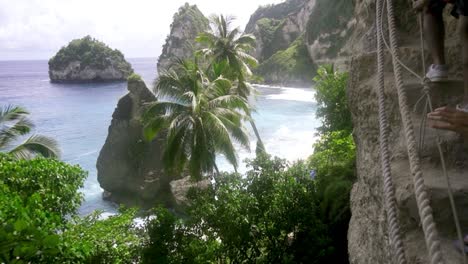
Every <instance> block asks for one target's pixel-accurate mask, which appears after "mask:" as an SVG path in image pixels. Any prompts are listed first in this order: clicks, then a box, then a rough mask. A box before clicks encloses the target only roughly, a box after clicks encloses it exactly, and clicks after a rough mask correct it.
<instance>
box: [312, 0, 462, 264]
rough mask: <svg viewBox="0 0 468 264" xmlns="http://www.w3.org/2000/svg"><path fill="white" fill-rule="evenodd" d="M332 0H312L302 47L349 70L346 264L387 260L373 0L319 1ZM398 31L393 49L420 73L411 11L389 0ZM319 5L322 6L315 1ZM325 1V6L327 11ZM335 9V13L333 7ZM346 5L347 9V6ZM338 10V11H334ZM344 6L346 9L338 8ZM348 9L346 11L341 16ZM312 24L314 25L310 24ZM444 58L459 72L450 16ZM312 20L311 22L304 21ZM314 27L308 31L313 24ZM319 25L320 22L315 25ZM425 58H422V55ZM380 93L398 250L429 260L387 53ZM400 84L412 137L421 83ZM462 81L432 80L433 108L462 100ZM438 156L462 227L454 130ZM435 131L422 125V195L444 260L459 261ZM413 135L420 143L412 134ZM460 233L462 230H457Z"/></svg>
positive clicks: (443, 135) (412, 260) (411, 257)
mask: <svg viewBox="0 0 468 264" xmlns="http://www.w3.org/2000/svg"><path fill="white" fill-rule="evenodd" d="M327 2H332V1H325V0H324V1H319V0H317V3H316V8H319V7H322V8H321V12H319V11H318V9H317V11H313V12H312V15H311V20H310V21H309V26H308V29H307V45H308V49H309V52H310V54H311V56H312V58H313V59H314V60H315V61H319V62H326V61H329V62H335V63H337V64H339V65H340V66H341V68H342V69H344V70H347V71H350V83H349V86H348V99H349V106H350V110H351V113H352V117H353V123H354V138H355V141H356V145H357V175H358V180H357V182H356V183H355V185H354V187H353V190H352V193H351V210H352V218H351V222H350V225H349V231H348V246H349V248H348V250H349V255H350V262H351V263H356V264H357V263H388V264H390V263H394V262H393V254H392V252H391V251H390V244H389V241H388V230H387V224H386V215H385V211H384V201H383V193H382V177H381V168H380V162H379V140H378V138H379V126H378V104H377V95H376V66H377V62H376V41H375V1H374V0H361V1H341V2H335V1H333V3H334V5H333V8H332V7H331V6H330V5H328V4H327ZM394 2H395V7H396V11H397V16H398V17H397V21H398V30H399V36H400V39H399V40H400V49H399V50H398V52H400V54H401V58H402V60H403V62H404V63H405V64H407V65H408V66H409V67H411V68H412V69H414V70H416V71H417V72H420V71H421V67H422V65H421V58H420V46H419V39H418V37H419V35H418V32H419V31H418V27H417V22H416V15H415V14H414V13H413V12H412V11H411V7H410V6H409V3H408V1H404V0H397V1H394ZM320 3H322V4H320ZM327 5H328V9H327ZM335 8H336V10H335ZM348 8H350V9H349V10H348ZM340 9H341V10H340ZM345 9H346V10H345ZM348 11H350V12H351V11H352V12H351V13H348ZM327 15H328V16H330V15H331V16H332V17H334V19H335V22H336V23H335V24H334V25H332V24H330V23H329V22H330V21H328V22H326V23H327V25H325V24H321V23H322V22H321V21H317V19H319V18H321V19H325V20H326V19H327V18H326V16H327ZM313 21H315V22H314V23H312V22H313ZM447 21H448V23H447V25H446V28H447V32H448V34H447V36H448V39H447V59H448V62H449V63H450V65H451V66H450V74H451V76H452V78H453V79H456V78H458V77H460V73H461V61H460V56H459V51H460V47H459V46H458V44H457V40H456V37H454V36H456V34H455V28H456V26H455V23H456V22H455V20H454V19H453V18H449V17H448V15H447ZM310 23H312V24H310ZM315 23H318V24H316V25H317V28H315V29H313V28H314V27H313V24H315ZM323 23H325V21H324V22H323ZM426 59H427V61H428V58H426ZM385 69H386V72H385V74H386V98H387V111H388V115H389V120H390V130H391V132H390V146H391V155H392V173H393V181H394V184H395V186H396V199H397V203H398V212H399V219H400V222H401V225H402V234H403V243H404V248H405V254H406V256H407V259H408V262H409V263H429V260H428V255H427V249H426V245H425V241H424V236H423V233H422V229H421V227H420V219H419V216H418V213H417V209H416V202H415V197H414V189H413V183H412V176H411V174H410V173H409V164H408V157H407V153H406V141H405V136H404V133H403V128H402V125H401V117H400V113H399V107H398V98H397V95H396V90H395V82H394V79H393V68H392V64H391V56H390V55H389V54H388V53H387V54H386V60H385ZM403 77H404V82H405V85H406V86H405V88H406V90H407V92H408V99H409V102H408V103H409V104H410V106H411V107H414V108H415V109H416V110H417V111H416V112H415V113H414V114H413V116H412V118H413V121H414V122H413V123H414V125H415V131H416V134H418V131H419V128H420V124H421V118H422V110H423V109H422V106H421V105H419V107H418V106H416V102H417V101H418V99H419V98H420V96H421V86H420V85H419V84H418V83H417V82H416V81H415V80H414V79H412V77H411V76H410V75H409V74H408V73H406V72H404V75H403ZM462 88H463V86H462V85H461V84H460V82H456V81H455V82H447V83H444V84H439V85H432V87H431V93H432V95H433V98H434V101H433V104H434V105H435V106H442V105H455V104H456V103H457V102H459V101H460V100H461V98H462V93H463V92H462ZM440 136H441V141H442V147H443V151H444V154H445V155H446V157H447V161H448V171H449V175H450V176H451V179H452V181H453V186H454V196H455V201H456V203H457V205H458V208H459V213H460V218H461V219H460V220H461V222H462V227H466V226H467V223H468V215H467V213H466V212H467V211H466V210H465V208H466V207H467V202H466V201H467V200H468V199H467V198H468V195H467V193H468V181H467V180H466V178H465V177H466V172H467V169H468V167H467V165H468V163H467V159H466V157H467V151H466V148H464V147H463V144H462V143H463V142H462V141H460V138H459V136H458V135H456V134H455V133H450V132H444V133H441V134H440ZM436 139H437V134H436V132H435V131H434V130H432V129H429V128H427V129H426V133H425V140H424V142H425V144H424V147H423V148H422V150H421V158H422V167H423V173H424V180H425V184H426V186H427V190H428V194H429V196H430V200H431V201H430V202H431V206H432V207H433V209H434V217H435V221H436V224H437V228H438V229H439V233H440V240H441V242H442V250H443V255H444V258H445V260H446V262H445V263H461V262H460V256H461V255H460V254H459V253H458V252H456V250H455V249H454V247H453V245H452V240H453V239H455V230H454V224H453V221H452V218H451V212H450V206H449V202H448V196H447V191H446V186H445V183H444V178H443V176H442V170H441V164H440V162H439V159H438V153H437V149H436V145H435V142H436ZM417 140H420V139H419V137H418V139H417ZM465 232H466V230H465Z"/></svg>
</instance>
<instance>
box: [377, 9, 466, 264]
mask: <svg viewBox="0 0 468 264" xmlns="http://www.w3.org/2000/svg"><path fill="white" fill-rule="evenodd" d="M424 1H425V0H422V1H420V2H424ZM385 4H387V5H388V12H387V15H388V24H389V31H390V45H389V44H388V43H387V41H386V39H385V36H384V34H383V32H384V30H383V19H382V18H383V14H384V10H385ZM392 4H393V2H392V0H387V1H386V2H385V0H378V1H377V12H376V14H377V43H378V44H377V45H378V84H379V90H378V92H379V121H380V134H381V135H380V141H381V146H380V148H381V162H382V167H383V177H384V192H385V203H386V211H387V218H388V221H389V232H390V242H391V244H393V250H394V251H395V255H396V257H397V261H398V263H405V261H406V260H405V259H404V252H403V246H402V244H401V235H400V233H401V231H400V228H399V224H398V222H397V215H396V212H397V210H396V204H395V203H394V202H395V194H394V193H395V191H394V187H393V183H392V181H391V171H390V162H389V154H388V153H389V152H388V121H387V117H386V113H385V98H384V75H383V64H384V62H383V57H384V53H383V50H384V45H385V47H386V48H387V49H388V50H389V51H390V53H391V55H392V59H393V66H394V72H395V81H396V84H397V92H398V99H399V104H400V113H401V115H402V121H403V127H404V129H405V135H406V140H407V143H408V156H409V159H410V167H411V172H412V175H413V182H414V187H415V195H416V201H417V204H418V210H419V215H420V217H421V221H422V225H423V231H424V234H425V238H426V245H427V247H428V249H429V256H430V258H431V263H441V262H442V257H441V252H440V243H439V241H438V239H437V230H436V228H435V223H434V220H433V217H432V209H431V207H430V205H429V199H428V198H427V193H426V191H425V186H424V179H423V177H422V171H421V168H420V160H419V156H418V155H417V153H418V151H417V150H416V142H415V139H414V129H413V125H412V122H411V116H410V112H409V107H408V105H407V97H406V92H405V91H404V89H403V83H402V77H401V68H400V66H401V67H403V68H405V69H406V70H407V71H408V72H410V73H411V74H412V75H414V76H416V78H418V79H419V80H420V81H421V83H422V85H423V89H422V92H423V95H422V97H421V98H420V99H419V100H418V102H417V103H416V105H415V109H416V108H417V106H418V104H419V103H420V102H421V101H422V100H424V99H426V102H425V106H424V112H423V118H422V122H421V127H420V131H419V132H420V140H419V146H418V147H419V152H421V151H422V147H423V145H424V137H425V126H426V120H427V119H426V118H427V117H426V113H427V110H428V109H429V111H431V112H432V111H433V106H432V100H431V96H430V86H429V80H427V78H425V77H423V76H425V71H426V65H425V53H424V33H423V16H422V14H421V15H420V16H419V21H418V22H419V29H420V42H421V49H420V50H421V61H422V64H421V66H422V69H423V70H422V72H423V76H420V75H419V74H417V73H415V72H414V71H413V70H412V69H411V68H409V67H408V66H407V65H405V64H404V63H403V62H402V61H401V60H400V59H399V55H398V54H397V52H396V50H397V48H398V45H397V41H396V27H395V21H394V11H393V5H392ZM382 42H383V43H382ZM390 46H391V47H390ZM436 133H437V141H436V144H437V148H438V151H439V156H440V160H441V164H442V171H443V174H444V177H445V180H446V184H447V192H448V195H449V200H450V205H451V209H452V213H453V218H454V222H455V226H456V229H457V236H458V239H459V240H460V243H461V245H463V237H462V232H461V228H460V221H459V218H458V213H457V210H456V206H455V201H454V198H453V192H452V186H451V183H450V178H449V176H448V173H447V168H446V162H445V158H444V155H443V151H442V147H441V142H440V135H439V133H438V132H436ZM463 263H464V264H466V256H465V255H464V254H463Z"/></svg>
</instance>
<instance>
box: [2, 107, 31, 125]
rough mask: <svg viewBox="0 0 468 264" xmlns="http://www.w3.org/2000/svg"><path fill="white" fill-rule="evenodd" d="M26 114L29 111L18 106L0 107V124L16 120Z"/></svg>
mask: <svg viewBox="0 0 468 264" xmlns="http://www.w3.org/2000/svg"><path fill="white" fill-rule="evenodd" d="M26 115H29V112H28V111H27V110H26V109H24V108H22V107H20V106H13V105H7V106H4V107H2V108H0V124H2V123H5V122H9V121H15V120H18V119H20V118H22V117H24V116H26Z"/></svg>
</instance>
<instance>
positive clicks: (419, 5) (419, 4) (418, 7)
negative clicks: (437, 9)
mask: <svg viewBox="0 0 468 264" xmlns="http://www.w3.org/2000/svg"><path fill="white" fill-rule="evenodd" d="M428 4H429V0H414V1H413V10H414V11H416V12H421V11H423V9H424V7H426V6H427V5H428Z"/></svg>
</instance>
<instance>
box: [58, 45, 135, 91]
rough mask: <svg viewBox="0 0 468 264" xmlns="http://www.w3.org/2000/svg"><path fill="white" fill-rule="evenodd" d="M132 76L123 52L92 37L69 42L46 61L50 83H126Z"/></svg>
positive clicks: (130, 67) (131, 70)
mask: <svg viewBox="0 0 468 264" xmlns="http://www.w3.org/2000/svg"><path fill="white" fill-rule="evenodd" d="M132 73H133V69H132V66H131V65H130V63H128V62H127V61H126V60H125V58H124V55H123V54H122V52H120V51H119V50H117V49H111V48H110V47H109V46H107V45H106V44H105V43H103V42H101V41H99V40H96V39H94V38H92V37H91V36H86V37H84V38H81V39H75V40H72V41H71V42H70V43H69V44H68V45H67V46H66V47H62V48H61V49H60V50H59V51H58V52H57V54H55V56H53V57H52V58H51V59H50V60H49V78H50V80H51V81H52V82H112V81H126V80H127V78H128V77H129V76H130V74H132Z"/></svg>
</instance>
